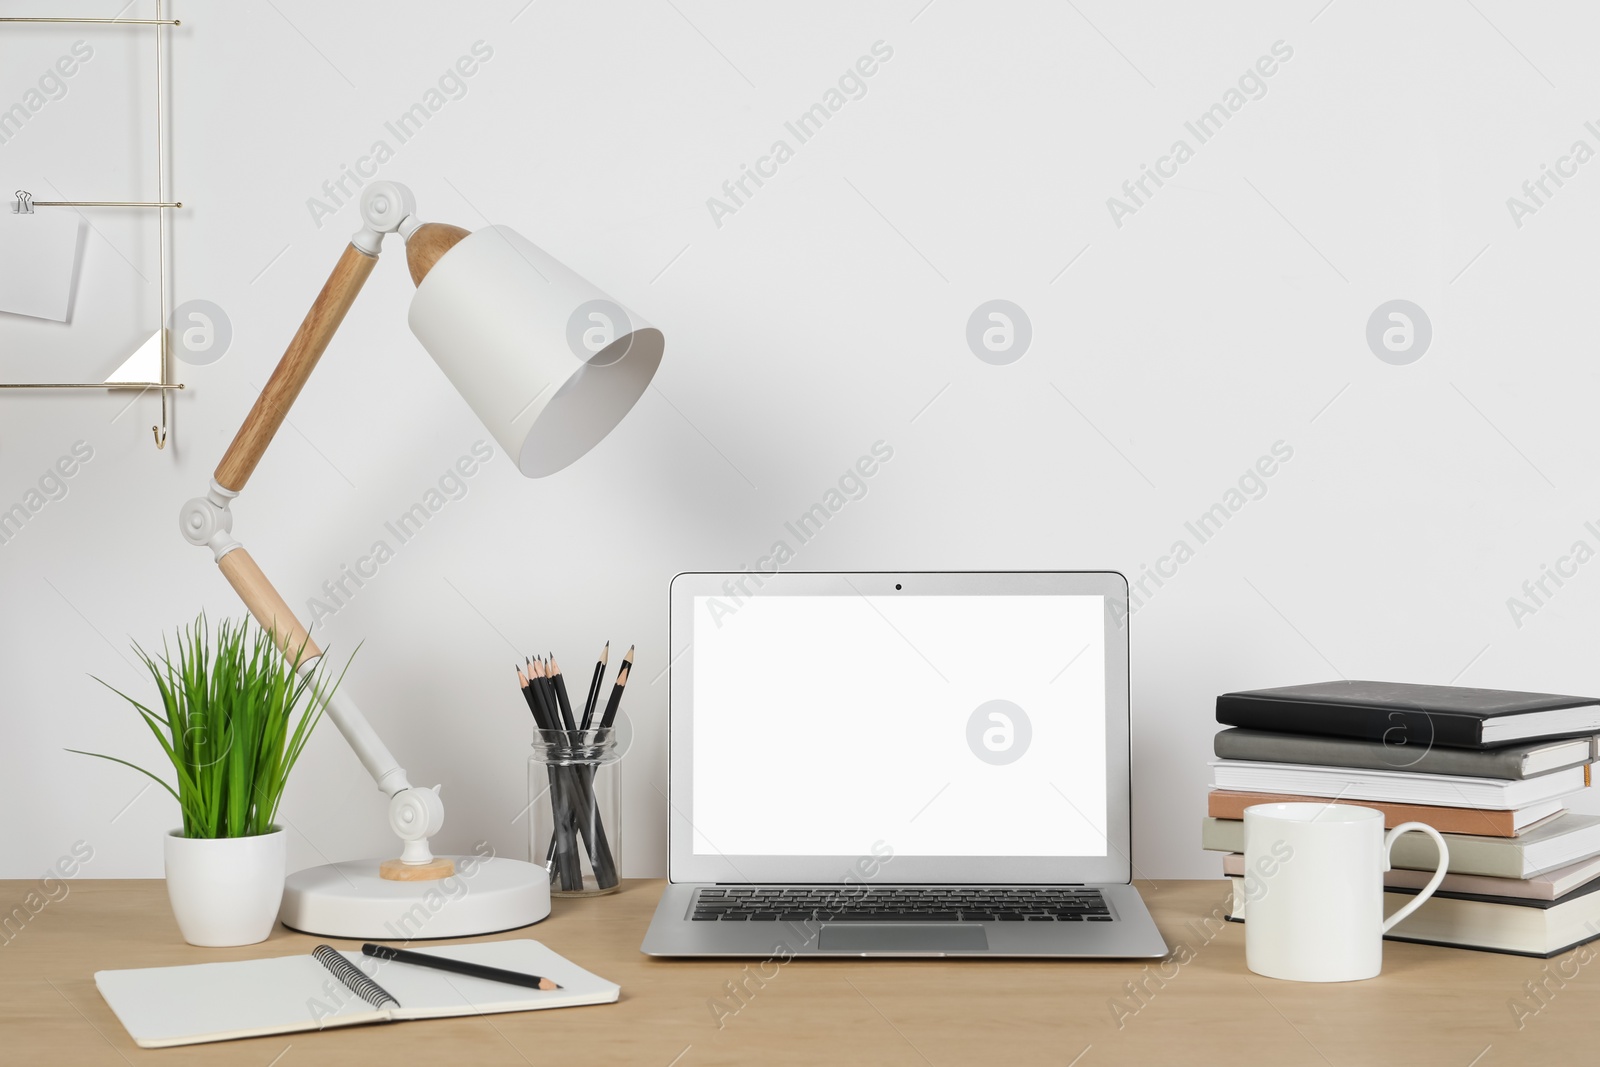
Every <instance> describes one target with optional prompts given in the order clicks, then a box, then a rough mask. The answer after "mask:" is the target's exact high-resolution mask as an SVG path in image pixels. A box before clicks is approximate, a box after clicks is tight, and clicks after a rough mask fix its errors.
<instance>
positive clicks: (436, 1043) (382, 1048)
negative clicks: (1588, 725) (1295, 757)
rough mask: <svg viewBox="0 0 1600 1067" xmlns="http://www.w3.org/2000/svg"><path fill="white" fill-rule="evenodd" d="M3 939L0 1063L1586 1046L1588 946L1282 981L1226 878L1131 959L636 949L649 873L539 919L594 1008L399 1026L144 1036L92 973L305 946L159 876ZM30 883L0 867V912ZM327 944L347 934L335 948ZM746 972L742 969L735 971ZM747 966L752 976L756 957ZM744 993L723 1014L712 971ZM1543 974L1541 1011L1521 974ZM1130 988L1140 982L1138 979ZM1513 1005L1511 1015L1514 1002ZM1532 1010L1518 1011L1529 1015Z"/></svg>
mask: <svg viewBox="0 0 1600 1067" xmlns="http://www.w3.org/2000/svg"><path fill="white" fill-rule="evenodd" d="M67 884H68V885H70V893H69V894H68V895H67V896H66V897H64V898H62V899H60V900H58V901H56V902H53V903H50V904H48V905H47V906H45V907H44V908H43V909H42V910H41V911H39V913H38V914H37V915H36V916H34V917H33V918H32V919H31V920H30V921H29V922H28V923H27V924H26V925H25V926H24V927H23V928H22V929H21V930H20V931H17V932H15V934H13V933H12V931H11V930H10V929H7V930H6V931H5V932H4V934H0V937H5V938H10V940H9V941H3V942H0V1005H3V1008H0V1062H4V1063H8V1064H9V1063H17V1064H27V1065H30V1067H31V1065H34V1064H73V1065H76V1064H84V1065H93V1064H123V1063H164V1064H174V1065H180V1064H206V1065H228V1064H249V1065H251V1067H268V1065H271V1067H310V1065H313V1064H339V1065H349V1064H367V1063H383V1064H391V1065H392V1064H410V1063H417V1064H428V1065H433V1064H450V1065H454V1064H471V1065H473V1067H496V1065H501V1064H506V1065H512V1067H520V1065H528V1064H538V1065H539V1067H545V1065H572V1067H580V1065H581V1067H603V1065H610V1064H646V1065H651V1067H701V1065H705V1064H759V1065H768V1064H804V1065H808V1067H809V1065H813V1064H832V1063H869V1064H905V1065H908V1067H915V1065H923V1064H932V1065H944V1064H970V1063H977V1064H984V1065H986V1067H1001V1065H1004V1067H1014V1065H1024V1064H1052V1065H1056V1067H1066V1065H1069V1064H1076V1065H1078V1067H1100V1065H1103V1064H1124V1063H1125V1064H1141V1065H1162V1067H1166V1065H1171V1064H1184V1065H1188V1064H1229V1065H1238V1064H1266V1065H1272V1067H1279V1065H1283V1067H1290V1065H1298V1064H1309V1065H1319V1067H1326V1065H1330V1064H1331V1065H1339V1067H1344V1065H1346V1064H1349V1065H1368V1064H1387V1063H1396V1064H1400V1063H1403V1064H1446V1065H1450V1067H1469V1065H1472V1067H1495V1065H1502V1064H1533V1063H1536V1064H1540V1065H1541V1067H1543V1065H1557V1064H1577V1063H1592V1062H1593V1057H1594V1055H1595V1052H1594V1049H1595V1045H1596V1037H1597V1028H1596V1022H1595V1020H1596V1019H1597V1018H1600V951H1596V950H1594V949H1588V950H1586V949H1581V948H1580V949H1577V950H1574V951H1573V952H1571V953H1568V954H1567V955H1566V956H1563V957H1559V958H1558V959H1555V960H1550V961H1543V960H1533V959H1524V958H1520V957H1515V956H1501V955H1493V954H1489V953H1479V952H1462V951H1453V950H1449V949H1441V948H1431V947H1427V946H1421V945H1406V944H1396V943H1389V944H1386V945H1385V950H1384V970H1383V974H1382V975H1381V976H1380V977H1378V978H1376V979H1374V980H1372V981H1369V982H1357V983H1352V984H1348V985H1299V984H1295V983H1290V982H1277V981H1273V980H1271V979H1268V978H1261V977H1259V976H1257V975H1253V974H1251V973H1249V972H1248V971H1246V970H1245V966H1244V928H1243V927H1242V926H1239V925H1238V924H1235V923H1220V922H1218V921H1216V919H1212V920H1211V921H1209V922H1207V921H1206V920H1207V917H1210V916H1216V917H1218V918H1220V916H1221V915H1224V914H1226V907H1227V901H1228V889H1227V886H1226V884H1225V883H1224V882H1222V881H1215V882H1209V881H1207V882H1155V883H1141V889H1142V890H1143V891H1144V895H1145V899H1146V900H1147V901H1148V902H1149V903H1150V907H1151V911H1152V912H1153V913H1154V914H1155V918H1156V922H1157V923H1158V924H1159V925H1160V927H1161V930H1162V932H1163V933H1164V934H1165V935H1166V938H1167V941H1168V943H1169V944H1170V945H1172V946H1173V948H1174V953H1173V955H1172V956H1171V957H1169V959H1168V960H1167V961H1164V962H1160V963H1155V964H1146V963H1132V962H1128V963H1122V962H1112V963H1082V962H1015V961H1006V960H981V961H980V960H969V961H948V960H946V961H936V960H927V961H916V960H903V961H902V960H859V961H835V960H809V961H807V960H797V961H794V962H791V963H788V964H785V965H781V966H780V965H778V964H776V963H766V964H763V962H762V961H757V960H752V961H749V968H750V970H749V972H746V971H745V967H746V964H745V963H744V962H734V961H730V960H713V961H699V960H695V961H684V960H655V959H651V958H649V957H646V956H643V955H640V953H639V942H640V940H641V939H642V938H643V937H644V931H645V927H646V926H647V925H648V923H649V919H650V915H651V912H652V911H653V910H654V908H655V904H656V900H657V897H658V896H659V893H660V888H661V883H659V882H653V881H631V882H628V883H626V885H625V887H624V889H623V891H622V892H621V893H619V894H616V895H614V896H610V897H605V898H602V899H598V900H587V901H578V902H573V901H560V900H558V901H557V902H556V910H555V913H554V914H553V915H552V916H551V917H550V918H549V919H547V920H546V921H544V922H543V923H540V924H538V925H537V926H534V927H530V928H529V929H527V930H522V931H516V932H514V933H511V934H506V935H500V936H505V937H534V938H537V939H539V940H541V941H543V942H544V943H545V944H547V945H549V946H550V947H551V948H554V949H555V950H556V951H558V952H560V953H562V954H563V955H566V956H568V957H570V958H571V959H573V960H574V961H575V962H577V963H579V964H581V965H583V966H585V967H587V968H589V969H591V970H593V971H595V972H596V973H598V974H601V975H604V976H605V977H607V978H609V979H611V980H612V981H615V982H617V983H619V984H620V985H621V986H622V999H621V1001H620V1002H619V1003H617V1004H615V1005H610V1006H601V1007H588V1008H573V1009H565V1010H560V1011H548V1012H527V1013H523V1014H518V1015H492V1016H483V1017H477V1018H469V1019H446V1020H437V1021H428V1022H407V1023H399V1024H395V1025H390V1026H368V1027H359V1028H354V1029H349V1030H334V1031H329V1032H326V1033H305V1034H292V1035H285V1036H282V1037H269V1038H255V1039H251V1040H247V1041H234V1042H229V1043H223V1044H212V1045H196V1046H191V1047H188V1048H177V1049H162V1050H152V1051H146V1050H142V1049H140V1048H138V1047H137V1046H136V1045H134V1044H133V1042H132V1040H130V1039H129V1037H128V1035H127V1034H126V1032H125V1031H124V1030H123V1029H122V1026H121V1024H119V1023H118V1022H117V1020H116V1017H115V1016H114V1015H112V1014H111V1010H110V1008H108V1007H107V1006H106V1004H105V1002H104V1001H103V1000H102V999H101V998H100V994H99V992H98V990H96V989H95V985H94V978H93V973H94V972H95V971H97V970H103V969H115V968H124V967H154V966H161V965H165V964H179V963H200V962H206V961H214V960H232V959H248V958H254V957H260V956H279V955H287V954H290V953H294V952H307V951H309V950H310V948H311V947H312V946H313V945H314V944H316V939H313V938H309V937H304V936H302V935H299V934H294V933H290V932H289V931H287V930H285V929H283V928H282V927H279V928H278V930H277V932H276V933H274V934H273V936H272V937H271V939H269V940H268V941H266V942H265V943H263V944H260V945H251V946H249V947H247V948H238V949H199V948H193V947H191V946H189V945H186V944H184V942H183V940H182V939H181V938H180V937H179V935H178V930H177V926H176V924H175V923H174V922H173V919H172V913H171V911H170V910H169V909H168V906H167V900H166V892H165V887H164V886H163V884H162V883H161V882H160V881H154V880H152V881H88V880H84V881H73V882H70V883H67ZM35 889H37V886H36V885H35V884H33V883H28V882H0V902H4V904H5V906H6V907H7V908H9V907H10V906H11V905H12V904H13V903H16V902H20V901H22V900H23V899H24V898H25V897H26V895H27V893H28V892H29V891H31V890H35ZM340 947H347V946H345V945H344V944H341V945H340ZM747 974H754V975H756V976H757V977H756V978H747ZM762 975H765V978H761V977H760V976H762ZM730 982H731V983H734V984H735V985H738V984H740V983H741V982H743V983H744V984H745V987H746V988H747V989H748V990H749V992H748V993H746V994H745V1002H744V1005H743V1007H740V1008H739V1010H738V1012H737V1014H725V1015H724V1017H723V1018H722V1020H721V1025H720V1026H719V1025H718V1020H717V1018H716V1016H715V1014H714V1012H713V1010H712V1008H711V1006H710V1005H711V1002H712V1001H713V1000H714V999H715V998H718V997H721V998H723V1000H724V1003H725V1004H726V1005H727V1007H728V1008H730V1009H731V1008H733V1007H738V1004H737V1002H735V1001H733V1000H732V999H731V998H730V997H729V996H728V990H727V984H728V983H730ZM1529 982H1531V983H1534V985H1536V986H1537V985H1540V984H1541V983H1543V986H1544V988H1543V989H1542V990H1541V996H1542V998H1543V1000H1544V1006H1543V1007H1542V1008H1541V1007H1540V1004H1539V1002H1538V1001H1536V1000H1534V999H1533V998H1532V997H1531V996H1530V995H1529V991H1528V987H1527V986H1526V985H1525V983H1529ZM1135 990H1138V991H1139V992H1138V994H1137V996H1136V995H1135V992H1134V991H1135ZM1512 1004H1521V1005H1522V1006H1523V1009H1524V1010H1523V1013H1521V1014H1522V1018H1521V1020H1520V1021H1521V1028H1520V1029H1519V1026H1518V1018H1517V1015H1518V1013H1516V1012H1513V1010H1512V1008H1511V1005H1512ZM1535 1012H1536V1013H1535Z"/></svg>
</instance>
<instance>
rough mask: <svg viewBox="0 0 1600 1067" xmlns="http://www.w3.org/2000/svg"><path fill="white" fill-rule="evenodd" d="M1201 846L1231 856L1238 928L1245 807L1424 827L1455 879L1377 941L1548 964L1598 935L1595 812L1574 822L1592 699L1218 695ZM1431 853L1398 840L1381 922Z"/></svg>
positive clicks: (1364, 686)
mask: <svg viewBox="0 0 1600 1067" xmlns="http://www.w3.org/2000/svg"><path fill="white" fill-rule="evenodd" d="M1217 721H1218V722H1219V723H1221V724H1222V725H1223V726H1225V727H1229V729H1224V730H1222V731H1221V732H1220V733H1218V734H1217V737H1216V744H1215V750H1216V755H1217V759H1216V760H1215V761H1213V763H1212V765H1211V766H1212V775H1213V778H1212V785H1213V788H1212V790H1211V792H1210V794H1209V796H1208V799H1207V818H1206V820H1205V824H1204V828H1203V830H1202V834H1201V841H1202V847H1204V848H1206V849H1210V850H1212V851H1217V852H1225V853H1228V855H1226V856H1225V857H1224V858H1223V873H1224V874H1226V875H1227V876H1228V877H1229V878H1230V879H1231V880H1232V881H1233V885H1234V907H1233V916H1232V917H1233V918H1234V919H1236V920H1238V921H1244V919H1245V918H1246V915H1245V909H1244V901H1245V898H1244V893H1243V886H1242V882H1243V875H1244V857H1243V855H1242V853H1243V852H1244V823H1243V821H1242V820H1243V818H1244V809H1245V808H1247V807H1249V806H1251V805H1252V804H1270V803H1277V802H1284V801H1314V802H1326V803H1338V804H1358V805H1360V806H1362V807H1369V808H1376V809H1378V810H1379V811H1381V812H1383V815H1384V825H1385V826H1397V825H1399V824H1400V823H1403V822H1423V823H1427V824H1428V825H1430V826H1432V827H1433V828H1434V829H1436V830H1438V831H1439V832H1440V833H1442V834H1444V836H1445V841H1446V844H1447V845H1448V846H1449V851H1450V859H1449V864H1448V872H1449V873H1448V874H1447V875H1446V876H1445V879H1444V881H1443V883H1441V885H1440V886H1439V889H1438V891H1437V892H1436V893H1435V894H1434V895H1433V897H1432V898H1431V899H1429V900H1428V901H1426V902H1425V903H1424V904H1423V905H1422V907H1420V908H1418V909H1417V910H1416V912H1414V913H1413V914H1412V915H1411V916H1410V917H1408V918H1407V919H1405V920H1404V921H1403V922H1401V923H1399V924H1398V925H1397V926H1395V928H1394V929H1393V930H1391V931H1390V932H1389V933H1388V934H1387V935H1386V936H1387V937H1389V938H1391V939H1393V940H1398V941H1420V942H1425V943H1430V944H1442V945H1453V946H1458V947H1462V948H1474V949H1483V950H1487V951H1492V952H1508V953H1515V954H1518V955H1528V956H1539V957H1546V958H1548V957H1550V956H1555V955H1558V954H1560V953H1562V952H1565V951H1567V950H1568V949H1570V948H1572V947H1574V946H1576V945H1580V944H1583V943H1585V942H1587V941H1593V940H1595V939H1597V938H1600V816H1593V815H1581V814H1578V813H1576V812H1571V811H1568V810H1567V806H1566V805H1567V801H1568V799H1569V798H1571V797H1572V795H1573V794H1575V793H1578V792H1580V791H1581V790H1583V789H1584V788H1586V787H1587V786H1588V785H1589V765H1590V764H1591V763H1593V762H1595V760H1596V759H1597V758H1600V736H1597V735H1600V703H1597V702H1596V701H1595V700H1593V699H1590V698H1586V697H1566V696H1549V695H1543V694H1537V693H1513V692H1505V691H1501V690H1493V689H1464V688H1456V687H1451V686H1427V685H1406V684H1400V683H1391V682H1361V681H1340V682H1323V683H1317V684H1314V685H1301V686H1289V687H1286V688H1281V689H1260V690H1255V691H1252V692H1240V693H1226V694H1224V695H1222V696H1220V697H1218V698H1217ZM1438 859H1439V854H1438V849H1437V848H1436V847H1435V846H1434V844H1433V842H1432V840H1430V839H1429V838H1428V837H1426V836H1425V835H1423V834H1405V835H1403V836H1402V837H1401V838H1400V839H1399V840H1398V841H1397V842H1396V843H1395V847H1394V852H1393V855H1392V861H1393V866H1394V870H1391V871H1389V872H1388V873H1387V874H1386V875H1385V876H1384V897H1385V901H1384V912H1385V914H1388V913H1390V912H1393V911H1395V910H1396V909H1398V908H1399V907H1401V906H1402V905H1403V904H1404V903H1405V902H1406V900H1407V899H1408V898H1409V897H1410V896H1412V895H1415V894H1416V893H1417V891H1419V890H1420V889H1422V888H1423V887H1424V886H1426V885H1427V883H1428V881H1429V879H1430V878H1431V877H1432V872H1433V871H1434V870H1435V869H1436V868H1437V866H1438Z"/></svg>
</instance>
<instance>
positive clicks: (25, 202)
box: [11, 189, 33, 215]
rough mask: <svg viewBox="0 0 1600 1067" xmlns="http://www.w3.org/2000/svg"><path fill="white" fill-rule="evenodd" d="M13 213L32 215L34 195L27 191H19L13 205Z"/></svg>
mask: <svg viewBox="0 0 1600 1067" xmlns="http://www.w3.org/2000/svg"><path fill="white" fill-rule="evenodd" d="M11 213H12V214H13V215H32V214H33V194H32V193H30V192H28V190H26V189H18V190H17V199H16V202H15V203H13V204H12V205H11Z"/></svg>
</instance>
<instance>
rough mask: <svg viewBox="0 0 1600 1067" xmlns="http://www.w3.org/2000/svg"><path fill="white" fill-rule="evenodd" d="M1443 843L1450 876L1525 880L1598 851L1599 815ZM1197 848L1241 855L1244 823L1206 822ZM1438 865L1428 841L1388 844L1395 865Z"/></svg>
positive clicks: (1417, 838) (1570, 816)
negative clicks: (1391, 846) (1515, 832)
mask: <svg viewBox="0 0 1600 1067" xmlns="http://www.w3.org/2000/svg"><path fill="white" fill-rule="evenodd" d="M1444 840H1445V844H1446V845H1448V846H1449V848H1450V866H1449V868H1448V869H1449V872H1450V873H1451V874H1481V875H1483V876H1485V877H1488V878H1531V877H1533V876H1534V875H1536V874H1543V873H1544V872H1545V871H1550V870H1554V869H1555V868H1557V867H1565V866H1566V865H1567V864H1569V863H1576V862H1578V861H1579V860H1581V859H1585V858H1587V857H1589V856H1593V855H1595V854H1597V853H1600V816H1597V815H1579V814H1577V813H1576V812H1571V811H1568V812H1564V813H1562V814H1560V815H1555V816H1552V817H1551V818H1548V819H1545V820H1543V821H1542V822H1538V823H1535V824H1534V825H1533V826H1531V827H1529V828H1528V829H1526V830H1524V831H1523V832H1522V834H1521V836H1518V837H1479V836H1477V835H1476V834H1445V835H1444ZM1200 847H1201V848H1204V849H1209V850H1210V851H1213V852H1243V851H1244V821H1243V820H1242V819H1212V818H1207V819H1206V820H1205V822H1204V824H1202V827H1201V831H1200ZM1438 862H1439V850H1438V849H1437V848H1435V847H1434V844H1433V839H1432V838H1431V837H1427V836H1426V835H1424V834H1402V835H1401V836H1400V838H1399V839H1398V840H1396V841H1395V843H1394V865H1395V866H1396V867H1404V868H1406V869H1408V870H1413V871H1431V870H1433V869H1434V867H1435V866H1436V865H1437V864H1438Z"/></svg>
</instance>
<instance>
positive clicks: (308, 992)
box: [94, 940, 619, 1048]
mask: <svg viewBox="0 0 1600 1067" xmlns="http://www.w3.org/2000/svg"><path fill="white" fill-rule="evenodd" d="M414 951H418V952H423V953H426V954H429V955H440V956H449V957H451V958H452V959H458V960H466V961H468V962H472V963H482V964H486V965H488V966H491V967H502V968H505V969H506V970H512V971H520V972H522V973H525V974H538V975H542V976H543V977H546V978H550V979H553V980H554V981H555V982H557V983H559V984H560V985H561V987H562V988H560V989H558V990H549V991H541V990H537V989H527V988H523V987H521V986H514V985H507V984H505V983H503V982H491V981H486V980H484V979H481V978H469V977H467V976H465V975H457V974H450V973H448V972H445V971H435V970H430V969H428V968H425V967H417V966H415V965H413V964H406V963H398V962H390V961H380V960H375V959H372V958H370V957H366V956H362V955H361V954H360V953H359V952H344V953H342V954H343V955H344V957H345V958H346V959H348V960H350V961H351V962H352V963H354V964H355V965H356V966H358V967H360V968H361V969H362V971H363V972H364V973H366V974H367V975H368V976H370V977H371V978H372V979H373V980H374V981H376V982H377V983H378V984H379V985H381V986H383V988H384V989H386V990H387V991H388V992H389V993H391V994H392V995H393V996H394V998H395V999H396V1000H398V1001H399V1002H400V1007H399V1008H395V1007H393V1006H392V1005H390V1006H388V1007H386V1008H385V1009H384V1010H381V1011H380V1010H379V1009H377V1008H375V1007H374V1006H373V1005H371V1004H369V1003H367V1002H366V1001H364V1000H362V999H361V998H360V997H358V996H356V995H355V994H354V993H351V992H350V991H349V990H347V989H346V988H345V987H344V985H343V984H342V983H341V982H340V981H339V980H338V979H337V978H335V977H334V976H333V974H332V972H330V971H329V970H328V969H327V968H326V967H324V966H322V964H321V963H318V962H317V961H316V960H315V959H314V958H312V957H311V956H310V955H309V954H305V955H296V956H280V957H277V958H275V959H262V960H243V961H238V962H233V963H199V964H191V965H188V966H181V967H155V968H148V969H143V970H126V971H100V972H97V973H96V974H95V976H94V977H95V984H96V985H97V986H98V987H99V989H100V993H101V995H102V996H104V997H105V999H106V1002H107V1003H108V1004H110V1005H111V1009H112V1011H114V1012H115V1013H116V1016H117V1018H118V1019H119V1020H121V1022H122V1025H123V1026H124V1027H126V1028H127V1030H128V1033H129V1034H130V1035H131V1036H132V1037H133V1039H134V1041H135V1042H137V1043H138V1044H139V1045H140V1046H141V1047H144V1048H158V1047H162V1046H166V1045H182V1044H193V1043H196V1042H200V1041H223V1040H228V1039H231V1038H239V1037H256V1036H260V1035H264V1034H281V1033H293V1032H297V1031H304V1030H317V1029H321V1028H323V1027H331V1026H351V1025H355V1024H358V1023H368V1022H383V1021H387V1020H390V1019H394V1020H401V1019H427V1018H445V1017H452V1016H461V1015H478V1014H489V1013H495V1012H508V1011H531V1010H535V1009H539V1008H563V1007H571V1006H575V1005H579V1004H602V1003H610V1002H611V1001H614V1000H616V999H617V997H618V994H619V989H618V987H617V986H616V984H614V983H612V982H608V981H606V980H605V979H603V978H601V977H599V976H598V975H594V974H591V973H589V972H588V971H585V970H584V969H583V968H581V967H578V966H577V965H576V964H573V963H571V962H570V961H568V960H566V959H564V958H562V957H561V956H559V955H557V954H556V953H555V952H552V951H551V950H550V949H548V948H545V947H544V946H543V945H541V944H540V943H539V942H537V941H530V940H516V941H491V942H485V943H482V944H475V945H449V946H443V947H438V948H424V949H415V950H414Z"/></svg>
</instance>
